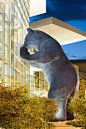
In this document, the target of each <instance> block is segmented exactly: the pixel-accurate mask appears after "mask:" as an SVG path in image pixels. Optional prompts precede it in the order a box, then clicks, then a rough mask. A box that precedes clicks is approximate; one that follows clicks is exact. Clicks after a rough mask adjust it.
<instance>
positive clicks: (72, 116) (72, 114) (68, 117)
mask: <svg viewBox="0 0 86 129" xmlns="http://www.w3.org/2000/svg"><path fill="white" fill-rule="evenodd" d="M75 94H76V87H75V88H74V89H73V91H72V92H71V94H70V96H71V97H72V99H70V98H68V100H67V105H69V103H70V102H71V101H72V100H73V99H74V97H75ZM66 114H67V120H73V119H74V118H75V115H74V113H70V112H68V111H66Z"/></svg>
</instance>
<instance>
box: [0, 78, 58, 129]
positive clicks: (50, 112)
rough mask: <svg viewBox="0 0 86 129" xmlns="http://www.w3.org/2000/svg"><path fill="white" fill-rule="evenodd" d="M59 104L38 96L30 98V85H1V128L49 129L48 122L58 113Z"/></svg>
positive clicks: (2, 82) (3, 83)
mask: <svg viewBox="0 0 86 129" xmlns="http://www.w3.org/2000/svg"><path fill="white" fill-rule="evenodd" d="M57 106H58V105H57V102H55V100H52V99H48V98H40V97H37V96H36V95H35V96H34V97H32V98H31V97H30V95H29V85H25V86H22V85H21V83H20V82H18V86H17V87H13V86H9V87H8V86H7V87H6V86H5V82H4V80H2V81H1V83H0V127H3V128H5V129H11V128H12V129H45V126H46V129H49V126H50V124H48V121H49V120H50V119H53V118H54V116H55V113H56V111H57Z"/></svg>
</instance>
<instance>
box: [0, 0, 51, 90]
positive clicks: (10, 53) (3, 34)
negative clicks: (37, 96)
mask: <svg viewBox="0 0 86 129" xmlns="http://www.w3.org/2000/svg"><path fill="white" fill-rule="evenodd" d="M5 1H6V3H5V2H3V0H2V3H0V79H4V80H5V82H6V84H7V85H14V86H15V85H17V82H18V81H20V82H21V83H22V84H23V85H25V84H28V83H29V84H30V90H31V91H42V90H43V89H46V90H48V89H49V86H48V84H47V81H46V79H45V77H44V74H43V72H42V71H40V72H39V71H38V72H37V71H35V70H36V68H34V71H32V73H31V69H30V67H31V66H30V65H29V64H28V62H27V61H26V60H23V59H22V58H21V57H20V47H21V46H22V45H23V43H24V38H25V36H26V35H27V30H26V28H28V27H29V0H5ZM0 2H1V1H0ZM31 52H32V53H33V52H34V49H31ZM30 73H31V75H30Z"/></svg>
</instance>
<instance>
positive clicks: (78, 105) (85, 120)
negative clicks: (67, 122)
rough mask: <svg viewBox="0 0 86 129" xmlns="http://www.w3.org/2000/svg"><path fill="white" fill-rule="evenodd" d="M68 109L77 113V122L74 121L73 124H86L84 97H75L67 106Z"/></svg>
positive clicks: (85, 102) (83, 125) (85, 101)
mask: <svg viewBox="0 0 86 129" xmlns="http://www.w3.org/2000/svg"><path fill="white" fill-rule="evenodd" d="M67 111H69V112H71V113H73V112H75V113H76V122H73V123H72V124H73V125H74V124H75V125H80V126H82V127H85V126H86V100H84V99H82V98H77V99H74V100H73V101H72V102H71V103H70V104H69V105H68V106H67Z"/></svg>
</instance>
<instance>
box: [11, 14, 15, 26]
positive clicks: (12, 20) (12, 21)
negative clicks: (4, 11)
mask: <svg viewBox="0 0 86 129" xmlns="http://www.w3.org/2000/svg"><path fill="white" fill-rule="evenodd" d="M11 23H12V24H13V25H14V17H13V15H12V14H11Z"/></svg>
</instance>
